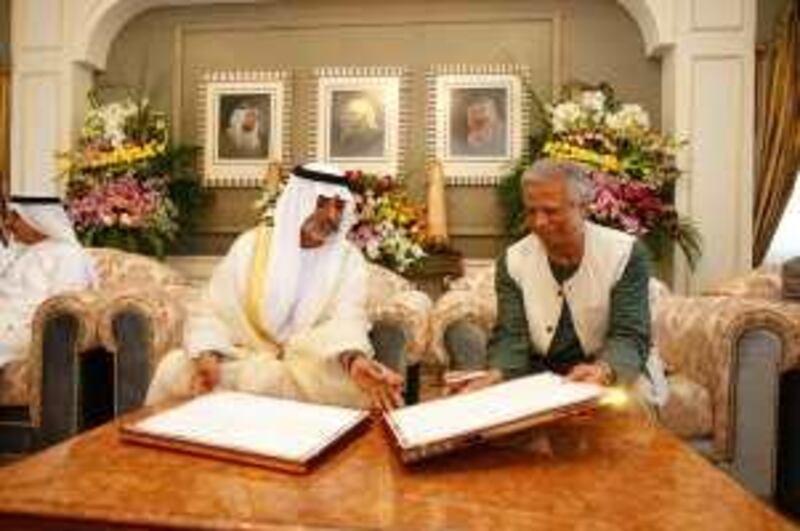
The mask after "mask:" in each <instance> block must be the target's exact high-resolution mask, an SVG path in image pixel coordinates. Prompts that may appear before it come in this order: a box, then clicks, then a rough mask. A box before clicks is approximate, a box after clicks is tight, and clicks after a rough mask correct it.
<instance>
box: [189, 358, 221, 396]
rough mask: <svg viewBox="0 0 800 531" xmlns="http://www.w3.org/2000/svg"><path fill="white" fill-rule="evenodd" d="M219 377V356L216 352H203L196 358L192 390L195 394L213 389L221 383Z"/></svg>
mask: <svg viewBox="0 0 800 531" xmlns="http://www.w3.org/2000/svg"><path fill="white" fill-rule="evenodd" d="M219 377H220V366H219V356H218V355H217V354H216V353H214V352H201V353H200V355H199V356H198V357H196V358H195V359H194V378H193V380H192V391H193V392H194V393H195V394H202V393H208V392H209V391H212V390H213V389H214V388H215V387H216V386H217V384H219Z"/></svg>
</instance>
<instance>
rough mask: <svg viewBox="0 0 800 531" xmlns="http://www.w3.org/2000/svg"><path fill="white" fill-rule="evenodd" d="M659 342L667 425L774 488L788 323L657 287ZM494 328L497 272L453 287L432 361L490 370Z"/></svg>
mask: <svg viewBox="0 0 800 531" xmlns="http://www.w3.org/2000/svg"><path fill="white" fill-rule="evenodd" d="M650 301H651V311H652V319H653V341H654V344H655V346H656V347H657V348H658V349H659V351H660V353H661V356H662V358H663V359H664V362H665V365H666V366H667V369H668V380H669V384H670V398H669V400H668V402H667V403H666V405H665V406H664V407H663V408H661V409H660V411H659V412H658V415H659V418H660V419H661V421H662V422H663V424H664V425H665V426H666V427H667V428H669V429H670V430H672V431H673V432H674V433H676V434H677V435H679V436H681V437H682V438H684V439H685V440H686V441H687V442H689V443H690V444H692V445H693V446H694V447H695V448H697V449H698V450H699V451H700V452H701V453H703V454H704V455H705V456H707V457H708V458H709V459H711V460H712V461H713V462H715V463H717V464H719V465H720V466H721V467H723V468H725V469H727V470H729V471H730V472H731V474H732V475H733V476H734V477H736V478H737V479H738V480H739V481H740V482H741V483H743V484H744V485H745V486H746V487H747V488H748V489H750V490H751V491H752V492H754V493H756V494H757V495H760V496H763V497H769V496H771V495H772V493H773V492H774V487H775V472H776V470H775V449H776V444H775V433H776V418H777V399H776V397H777V394H776V391H777V379H778V376H779V369H780V367H781V366H782V365H784V364H785V363H787V359H789V358H791V357H792V356H794V355H796V354H794V353H793V352H792V350H793V349H795V348H797V347H796V345H797V344H798V341H799V340H800V337H798V332H797V329H796V328H793V326H792V323H791V320H790V319H789V318H787V316H786V315H785V314H784V313H782V312H780V311H776V309H775V308H774V307H771V306H770V305H767V304H764V303H763V302H762V301H758V300H755V299H752V300H746V299H740V298H732V297H684V296H678V295H674V294H672V293H670V291H669V289H668V288H667V287H666V286H665V285H664V284H662V283H661V282H658V281H657V280H651V283H650ZM496 318H497V300H496V296H495V293H494V266H493V265H492V266H487V267H484V268H482V269H480V270H478V271H474V272H472V273H471V274H468V275H467V276H465V277H462V278H461V279H458V280H457V281H455V282H454V283H453V284H452V285H451V287H450V289H449V291H448V292H447V293H446V294H445V295H444V296H442V297H441V298H440V299H439V300H438V301H437V302H436V305H435V306H434V309H433V311H432V313H431V333H432V342H431V350H432V353H433V354H434V355H435V356H436V358H438V360H439V361H440V362H441V363H443V364H444V365H445V366H448V365H450V363H451V358H453V357H454V353H458V361H459V363H460V364H461V365H462V366H466V367H464V368H479V367H482V366H484V365H485V363H486V341H487V338H488V337H489V334H490V333H491V329H492V326H493V325H494V322H495V320H496Z"/></svg>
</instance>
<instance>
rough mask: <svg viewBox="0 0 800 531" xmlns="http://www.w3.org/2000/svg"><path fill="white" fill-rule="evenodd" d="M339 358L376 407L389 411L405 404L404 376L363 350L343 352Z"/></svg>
mask: <svg viewBox="0 0 800 531" xmlns="http://www.w3.org/2000/svg"><path fill="white" fill-rule="evenodd" d="M339 359H340V360H341V361H342V365H343V367H344V369H345V371H347V373H348V374H349V375H350V378H352V379H353V381H354V382H355V384H356V385H357V386H358V387H359V388H360V389H361V390H362V391H363V392H364V393H365V394H366V395H367V396H369V398H370V402H372V406H373V407H374V408H375V409H380V410H383V411H388V410H390V409H394V408H397V407H400V406H402V405H403V394H402V393H403V377H402V376H400V375H399V374H397V373H396V372H394V371H393V370H391V369H389V368H388V367H386V366H385V365H383V364H381V363H379V362H377V361H375V360H373V359H370V358H368V357H367V356H365V355H364V353H362V352H355V351H349V352H343V353H342V354H341V355H340V358H339Z"/></svg>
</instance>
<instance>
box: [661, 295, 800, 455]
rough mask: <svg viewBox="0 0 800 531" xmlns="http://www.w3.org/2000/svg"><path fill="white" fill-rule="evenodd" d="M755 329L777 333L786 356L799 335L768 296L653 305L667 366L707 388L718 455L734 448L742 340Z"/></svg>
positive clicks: (676, 300)
mask: <svg viewBox="0 0 800 531" xmlns="http://www.w3.org/2000/svg"><path fill="white" fill-rule="evenodd" d="M755 330H765V331H768V332H772V333H773V334H775V335H776V336H777V337H778V338H780V341H781V343H782V345H783V353H782V354H783V359H784V360H785V359H786V358H787V355H788V356H791V355H792V353H791V352H787V350H790V349H796V348H797V347H795V346H793V345H796V344H797V342H798V340H800V338H799V337H798V331H797V330H796V329H795V328H794V327H793V326H792V324H791V321H790V319H788V318H787V316H786V315H785V314H784V313H782V312H781V311H778V309H776V307H775V306H774V305H773V304H772V303H770V302H769V301H762V300H757V299H742V298H731V297H678V296H674V297H669V298H667V299H666V300H664V301H662V302H661V303H659V304H658V305H657V306H656V307H655V308H654V319H653V336H654V340H655V342H656V345H657V347H658V349H659V351H660V353H661V355H662V357H663V358H664V361H665V363H666V365H667V367H668V369H669V370H670V371H671V372H674V373H678V374H681V375H683V376H685V377H687V378H689V379H690V380H692V381H694V382H696V383H697V384H699V385H701V386H702V387H704V388H705V389H707V390H708V392H709V395H710V398H711V407H712V414H713V425H712V426H713V444H714V452H715V453H716V454H718V455H721V456H730V455H731V454H732V451H733V448H732V446H733V434H734V431H735V430H736V426H735V420H736V412H735V411H734V407H735V398H736V391H737V390H736V389H735V386H736V382H737V371H738V369H739V364H740V359H739V356H740V355H741V352H740V350H741V349H740V340H741V339H742V337H743V336H744V335H745V334H747V333H749V332H752V331H755Z"/></svg>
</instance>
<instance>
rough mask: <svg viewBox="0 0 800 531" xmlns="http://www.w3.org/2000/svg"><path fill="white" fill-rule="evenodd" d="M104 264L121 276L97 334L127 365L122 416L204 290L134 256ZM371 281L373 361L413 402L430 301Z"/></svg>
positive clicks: (384, 275) (385, 278)
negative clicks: (401, 381) (395, 376)
mask: <svg viewBox="0 0 800 531" xmlns="http://www.w3.org/2000/svg"><path fill="white" fill-rule="evenodd" d="M141 260H147V263H146V267H145V268H144V269H146V270H147V271H144V270H137V271H136V272H135V274H133V271H134V270H136V269H138V268H137V267H134V266H133V264H134V263H139V264H143V263H142V262H141ZM100 261H101V263H104V262H105V263H107V264H108V266H109V267H108V269H109V271H112V270H116V271H118V273H117V274H115V275H112V276H114V277H116V280H114V281H113V284H114V296H113V298H112V300H110V301H109V302H108V304H106V305H105V307H104V308H103V311H102V313H101V316H100V317H99V323H98V333H99V338H100V342H101V344H102V345H103V347H104V348H105V349H106V350H108V351H110V352H113V353H115V359H117V360H124V363H125V364H126V368H125V373H124V375H122V374H121V375H119V376H118V385H119V386H120V387H121V389H120V390H119V391H118V393H117V395H118V397H119V404H118V407H119V408H120V410H125V409H127V408H129V407H133V406H135V405H139V404H141V403H142V402H143V401H144V396H145V394H146V391H147V386H148V383H149V381H150V378H151V377H152V374H153V372H154V371H155V368H156V367H157V365H158V362H159V361H160V360H161V358H162V357H163V356H164V355H165V354H166V353H167V352H168V351H169V350H170V349H172V348H175V347H178V346H180V344H181V340H182V333H183V323H184V320H185V317H186V315H187V314H188V312H190V311H191V308H192V306H193V305H194V304H196V303H198V302H199V300H200V295H201V290H202V286H201V285H199V284H198V285H194V286H192V285H190V284H189V283H188V282H187V281H186V280H185V279H184V278H182V277H181V275H179V274H178V273H177V272H176V271H175V270H173V269H171V268H169V267H168V266H166V265H164V264H161V263H158V262H154V261H152V260H148V259H144V258H143V257H139V256H136V255H130V254H127V253H120V252H119V251H114V252H113V254H111V255H108V256H107V257H103V256H101V257H100ZM207 269H208V271H206V273H208V274H210V272H211V271H210V269H211V268H210V267H208V268H207ZM368 282H369V284H368V313H369V316H370V320H371V321H372V324H373V326H372V331H371V333H370V338H371V340H372V343H373V346H374V347H375V350H376V355H377V356H378V358H379V359H381V360H382V361H384V362H386V363H387V364H389V365H390V366H392V367H393V368H396V369H398V370H400V371H403V372H405V373H406V381H407V385H406V400H407V401H408V402H414V401H416V397H417V395H418V389H419V360H420V359H421V357H422V355H423V353H424V352H425V350H426V348H427V345H428V341H429V338H430V329H429V312H430V309H431V306H432V304H431V301H430V299H429V298H428V297H427V295H425V294H424V293H421V292H419V291H416V290H414V289H412V285H411V283H410V282H408V281H407V280H405V279H403V278H402V277H400V276H399V275H396V274H394V273H392V272H391V271H389V270H387V269H384V268H381V267H378V266H374V265H370V266H369V280H368Z"/></svg>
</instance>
